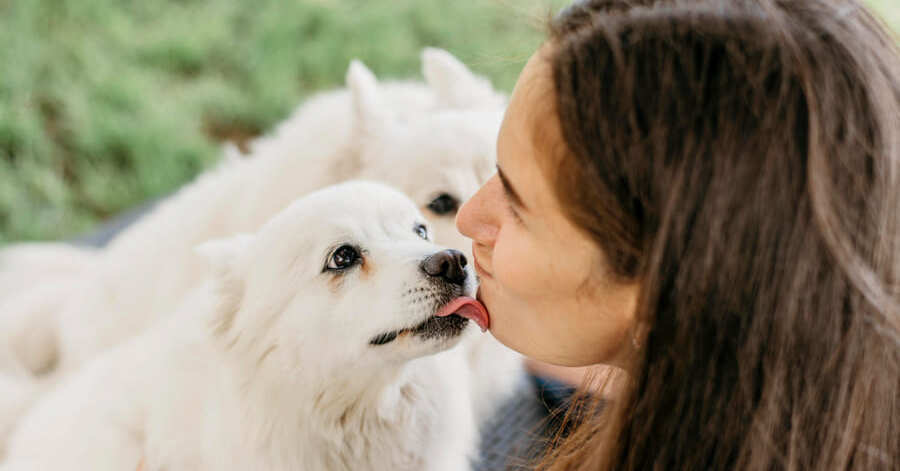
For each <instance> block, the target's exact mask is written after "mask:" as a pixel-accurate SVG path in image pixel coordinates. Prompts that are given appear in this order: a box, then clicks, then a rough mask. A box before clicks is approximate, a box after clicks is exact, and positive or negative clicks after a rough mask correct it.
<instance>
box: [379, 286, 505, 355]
mask: <svg viewBox="0 0 900 471" xmlns="http://www.w3.org/2000/svg"><path fill="white" fill-rule="evenodd" d="M469 319H472V320H474V321H475V322H476V323H477V324H478V325H479V326H480V327H481V328H482V330H485V329H487V327H488V322H489V321H488V319H489V318H488V314H487V310H486V309H485V308H484V306H483V305H482V304H481V303H480V302H478V301H477V300H475V299H474V298H470V297H468V296H460V297H458V298H456V299H453V300H452V301H450V302H448V303H447V304H445V305H444V306H443V307H441V308H440V309H439V310H438V311H437V312H436V313H435V314H434V315H433V316H431V317H429V318H428V319H425V321H423V322H422V323H420V324H418V325H416V326H414V327H410V328H407V329H401V330H394V331H391V332H385V333H383V334H379V335H377V336H375V337H373V338H372V340H370V341H369V344H370V345H385V344H388V343H391V342H393V341H394V340H397V339H398V338H400V337H403V336H406V335H415V336H417V337H419V338H421V339H423V340H429V339H442V338H450V337H455V336H457V335H459V334H461V333H462V332H463V330H465V328H466V326H467V325H468V323H469Z"/></svg>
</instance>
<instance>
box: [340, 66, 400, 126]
mask: <svg viewBox="0 0 900 471" xmlns="http://www.w3.org/2000/svg"><path fill="white" fill-rule="evenodd" d="M347 88H349V89H350V94H351V96H352V97H353V114H354V116H355V118H356V123H355V124H356V127H357V129H358V130H359V131H360V132H362V133H363V134H366V135H377V134H378V133H379V132H380V131H382V130H383V128H384V126H385V125H386V123H387V122H388V120H389V118H390V114H389V113H388V112H387V108H386V107H385V106H384V103H382V102H381V99H380V97H379V96H378V81H377V80H376V79H375V74H373V73H372V71H371V70H369V69H368V67H366V66H365V65H363V63H362V62H360V61H358V60H353V61H352V62H350V68H349V69H348V70H347Z"/></svg>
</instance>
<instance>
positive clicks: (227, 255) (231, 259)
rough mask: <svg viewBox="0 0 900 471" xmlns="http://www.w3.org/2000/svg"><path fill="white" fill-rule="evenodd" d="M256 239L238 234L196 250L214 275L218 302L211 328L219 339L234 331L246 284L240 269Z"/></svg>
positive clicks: (199, 246)
mask: <svg viewBox="0 0 900 471" xmlns="http://www.w3.org/2000/svg"><path fill="white" fill-rule="evenodd" d="M253 237H254V236H252V235H248V234H239V235H236V236H232V237H229V238H227V239H216V240H211V241H208V242H204V243H202V244H200V245H198V246H197V247H195V248H194V251H195V252H197V253H198V254H200V255H201V256H202V257H203V258H205V259H206V260H207V261H208V262H209V263H210V265H211V266H212V267H213V271H214V273H215V280H214V281H215V283H216V284H215V288H216V293H217V295H218V296H219V299H218V300H217V303H218V310H217V312H216V316H215V318H214V319H215V320H214V321H213V325H212V328H213V332H215V333H216V334H217V335H220V336H221V335H225V334H227V333H228V331H230V330H231V327H232V325H233V324H234V319H235V317H236V316H237V312H238V308H239V307H240V305H241V301H242V300H243V298H244V282H243V278H241V276H240V275H239V270H238V267H239V265H240V260H241V258H242V255H243V254H244V252H245V251H246V250H247V247H248V246H249V245H250V242H252V241H253Z"/></svg>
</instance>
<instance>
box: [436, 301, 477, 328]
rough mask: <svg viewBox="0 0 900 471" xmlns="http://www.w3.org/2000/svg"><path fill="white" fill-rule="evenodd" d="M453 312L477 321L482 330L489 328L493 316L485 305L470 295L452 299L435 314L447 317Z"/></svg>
mask: <svg viewBox="0 0 900 471" xmlns="http://www.w3.org/2000/svg"><path fill="white" fill-rule="evenodd" d="M451 314H456V315H459V316H461V317H465V318H466V319H471V320H473V321H475V323H476V324H478V327H481V331H482V332H484V331H486V330H488V328H489V327H490V326H491V318H490V316H489V315H488V312H487V309H485V307H484V305H483V304H481V303H480V302H478V301H477V300H476V299H474V298H470V297H468V296H461V297H459V298H456V299H454V300H453V301H450V302H449V303H447V304H446V305H445V306H444V307H442V308H441V310H440V311H438V312H437V314H435V316H437V317H445V316H449V315H451Z"/></svg>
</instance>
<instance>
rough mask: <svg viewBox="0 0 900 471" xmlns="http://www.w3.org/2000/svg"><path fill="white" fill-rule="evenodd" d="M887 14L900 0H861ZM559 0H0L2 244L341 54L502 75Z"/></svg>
mask: <svg viewBox="0 0 900 471" xmlns="http://www.w3.org/2000/svg"><path fill="white" fill-rule="evenodd" d="M869 2H870V4H871V5H872V7H874V8H875V10H876V11H878V12H879V13H880V14H881V15H882V16H883V17H884V18H885V20H886V21H887V22H888V23H889V24H891V25H892V26H893V27H894V29H895V31H896V30H898V29H900V0H869ZM567 3H568V1H564V0H505V1H504V0H255V1H253V2H248V1H240V0H157V1H153V2H140V1H136V0H0V44H2V47H0V245H3V244H5V243H9V242H12V241H22V240H46V239H60V238H67V237H72V236H74V235H76V234H80V233H83V232H85V231H89V230H90V229H91V228H92V227H95V226H96V225H97V223H98V222H100V221H102V220H104V219H107V218H109V217H111V216H114V215H116V214H117V213H119V212H121V211H123V210H126V209H128V208H131V207H133V206H135V205H137V204H140V203H141V202H143V201H147V200H149V199H152V198H155V197H159V196H162V195H165V194H167V193H170V192H172V191H173V190H174V189H176V188H177V187H179V186H181V185H182V184H184V183H185V182H187V181H189V180H190V179H191V178H192V177H194V176H195V175H196V174H197V173H198V172H200V171H202V170H203V169H204V168H206V167H207V166H209V165H210V164H212V163H214V162H215V161H216V160H217V159H218V157H219V155H220V153H221V146H222V143H223V142H225V141H231V142H234V143H237V144H240V143H243V142H245V141H246V140H247V139H250V138H252V137H253V136H256V135H259V134H261V133H265V132H266V131H268V130H269V129H271V128H272V127H273V126H274V125H276V124H277V123H278V122H279V121H280V120H282V119H284V118H286V117H287V115H288V114H289V113H290V112H291V110H292V109H293V108H294V107H295V106H297V105H298V104H299V102H300V101H301V100H302V99H303V98H304V97H306V96H308V95H309V94H310V93H313V92H316V91H318V90H323V89H328V88H334V87H339V86H342V85H343V79H344V73H345V71H346V68H347V65H348V63H349V61H350V59H352V58H359V59H361V60H362V61H363V62H365V63H366V64H367V65H368V66H369V67H370V68H371V69H372V70H373V71H374V72H375V73H376V75H378V77H379V78H381V79H384V78H410V77H412V78H415V77H420V72H419V69H420V62H419V53H420V51H421V49H422V48H423V47H424V46H437V47H442V48H444V49H447V50H449V51H450V52H452V53H453V54H455V55H456V56H457V57H458V58H460V59H461V60H463V61H464V62H466V63H467V64H468V65H469V66H470V67H471V68H472V69H473V70H475V71H476V72H478V73H480V74H483V75H485V76H487V77H489V78H490V79H491V80H492V81H493V82H494V84H495V86H496V87H498V88H500V89H502V90H506V91H509V89H510V88H511V86H512V84H513V83H514V81H515V78H516V76H517V75H518V72H519V70H520V69H521V67H522V66H523V65H524V62H525V60H526V59H527V58H528V56H529V55H530V54H531V52H532V51H533V50H534V49H535V47H536V46H537V45H538V44H539V43H540V42H541V40H542V38H543V34H544V33H543V31H542V29H541V27H542V22H543V20H544V19H546V18H547V17H548V15H549V14H550V13H551V12H552V11H555V10H556V9H558V8H559V7H561V6H563V5H565V4H567Z"/></svg>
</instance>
